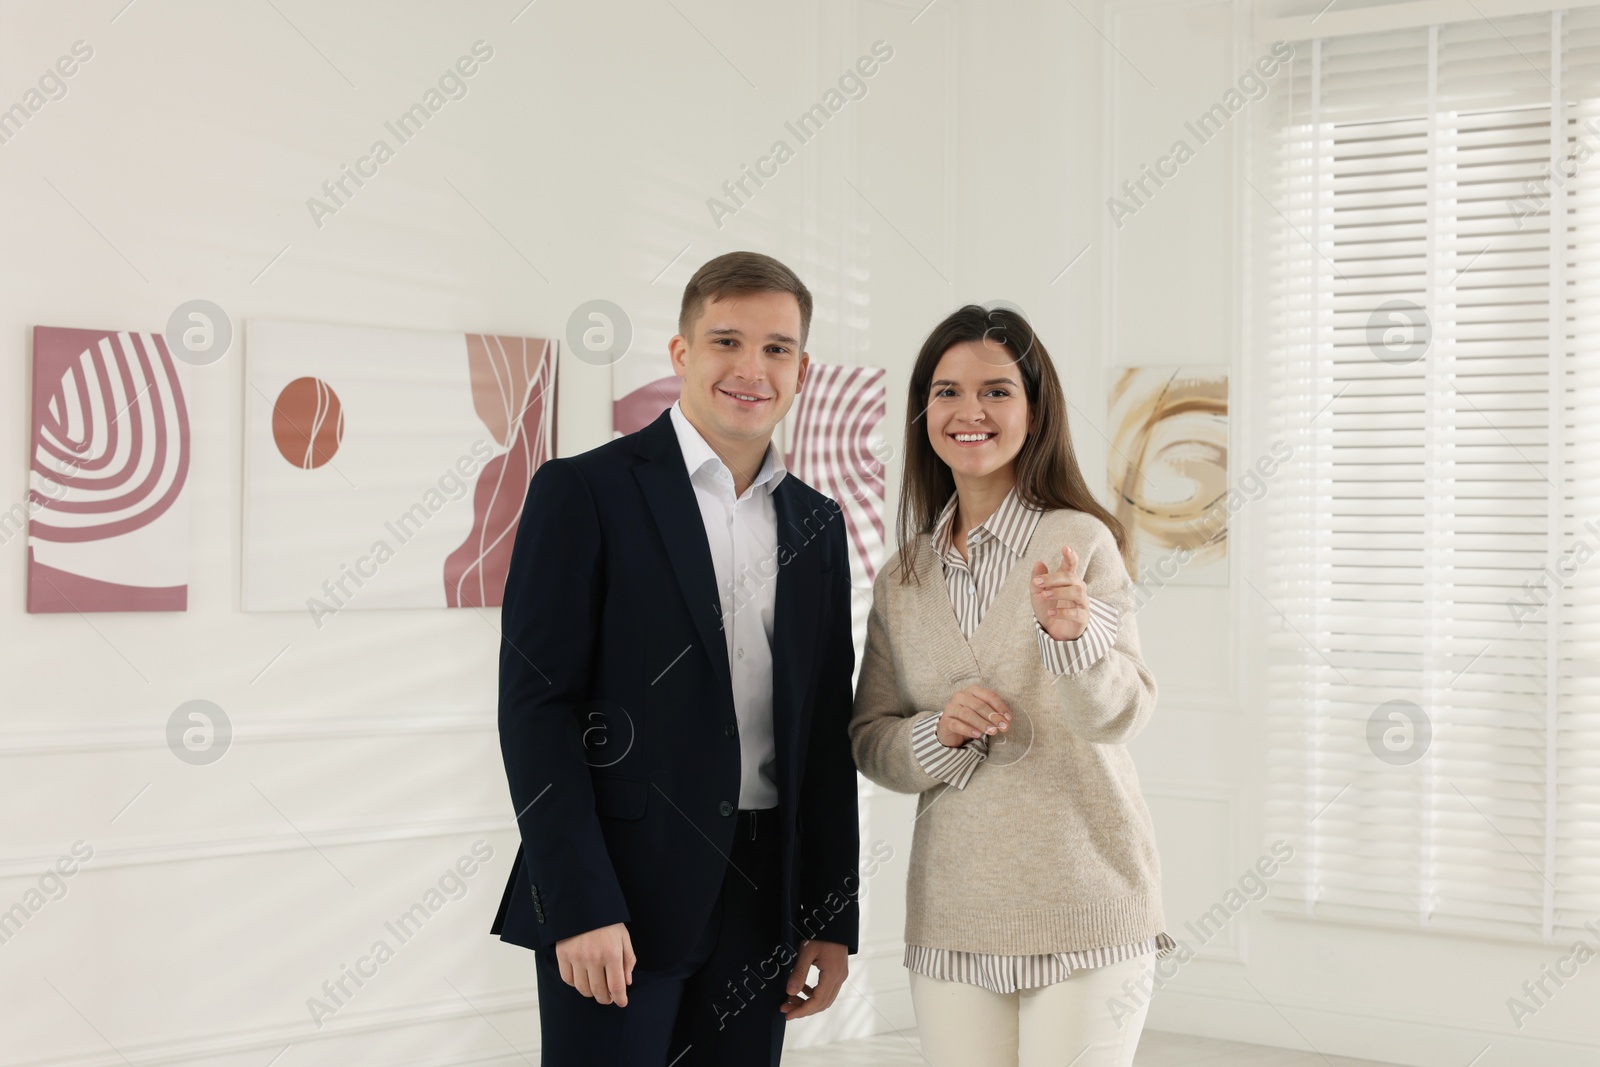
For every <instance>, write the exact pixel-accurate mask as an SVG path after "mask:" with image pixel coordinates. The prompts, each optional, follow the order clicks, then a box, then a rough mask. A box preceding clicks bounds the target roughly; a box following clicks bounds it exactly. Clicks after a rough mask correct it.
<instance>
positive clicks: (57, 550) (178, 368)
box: [0, 326, 192, 613]
mask: <svg viewBox="0 0 1600 1067" xmlns="http://www.w3.org/2000/svg"><path fill="white" fill-rule="evenodd" d="M187 381H188V366H187V364H184V363H180V362H175V361H174V360H173V358H172V355H171V353H170V352H168V350H167V344H166V340H165V339H164V338H162V337H161V336H159V335H157V334H150V333H136V332H130V331H112V330H77V329H67V328H62V327H53V326H36V327H34V331H33V438H32V441H31V456H30V460H29V472H28V504H27V512H28V611H30V612H35V613H46V612H89V611H183V610H184V609H185V608H186V607H187V606H188V589H189V586H188V554H189V509H188V501H187V497H186V495H185V493H184V489H185V487H186V486H187V484H188V476H189V457H190V448H191V447H192V446H191V442H190V436H189V411H188V407H187V405H186V403H185V400H184V394H185V392H186V386H187ZM13 533H14V527H13V526H12V525H11V524H10V523H9V522H0V537H7V538H8V537H10V536H12V535H13Z"/></svg>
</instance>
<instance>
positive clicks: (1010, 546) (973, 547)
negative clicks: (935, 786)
mask: <svg viewBox="0 0 1600 1067" xmlns="http://www.w3.org/2000/svg"><path fill="white" fill-rule="evenodd" d="M956 500H957V497H956V496H955V495H952V496H951V497H950V501H949V503H947V504H946V505H945V507H944V510H943V511H941V512H940V513H939V518H938V519H937V520H936V521H935V522H934V527H933V547H934V551H935V552H937V553H938V556H939V560H940V563H941V565H942V567H943V569H944V577H945V584H946V586H947V588H948V589H949V592H950V606H951V608H952V609H953V610H954V611H955V615H956V620H957V622H958V623H959V624H960V626H961V633H962V635H963V636H965V637H966V638H967V640H969V641H970V640H971V639H972V635H973V633H974V632H976V631H977V629H978V624H979V623H981V622H982V621H983V614H984V612H985V611H987V610H988V608H989V604H990V603H991V602H992V601H993V600H994V595H995V593H996V592H998V591H999V589H1000V585H1001V583H1003V582H1004V581H1005V579H1006V575H1007V574H1009V573H1010V572H1011V568H1012V566H1013V565H1015V564H1016V563H1018V562H1019V561H1020V560H1021V559H1022V553H1023V550H1024V549H1025V548H1026V547H1027V544H1028V540H1029V539H1030V538H1031V537H1032V536H1033V530H1034V527H1036V526H1038V525H1039V516H1040V515H1041V514H1042V512H1040V511H1038V510H1037V509H1035V508H1032V507H1030V506H1029V505H1028V504H1027V503H1026V502H1024V501H1023V499H1022V497H1021V495H1020V494H1019V493H1018V492H1017V489H1016V487H1015V486H1012V488H1011V491H1010V492H1009V493H1007V494H1006V498H1005V499H1004V500H1003V501H1001V502H1000V506H999V507H998V508H996V509H995V511H994V514H993V515H990V516H989V517H988V518H987V519H985V520H983V522H981V523H979V524H977V525H976V526H974V527H973V528H972V529H971V530H969V531H968V532H967V538H966V541H967V554H966V556H965V557H964V558H963V556H962V555H961V553H960V552H958V551H957V550H956V548H955V544H954V538H953V536H952V534H953V528H954V526H955V512H956ZM1033 626H1034V634H1035V637H1036V639H1037V640H1038V642H1039V654H1040V655H1041V656H1042V657H1044V663H1045V666H1046V667H1048V668H1049V669H1050V671H1051V672H1052V673H1054V674H1056V675H1058V676H1059V675H1063V674H1077V673H1079V672H1081V671H1085V670H1088V669H1089V668H1090V667H1092V666H1094V664H1095V663H1097V662H1098V661H1099V660H1100V658H1101V657H1102V656H1104V655H1105V654H1106V651H1107V650H1108V649H1109V648H1110V647H1111V645H1112V643H1113V642H1115V640H1116V636H1117V610H1116V608H1114V607H1112V606H1111V605H1109V604H1107V603H1105V602H1104V601H1102V600H1099V599H1098V598H1096V597H1092V596H1091V597H1090V598H1089V623H1088V625H1087V627H1086V628H1085V629H1084V631H1083V633H1082V634H1080V635H1079V636H1078V637H1077V638H1075V639H1073V640H1071V641H1057V640H1055V639H1054V638H1052V637H1051V636H1050V635H1049V634H1048V633H1047V632H1046V631H1045V629H1044V627H1042V626H1040V625H1039V622H1038V620H1037V619H1035V620H1034V624H1033ZM938 726H939V716H932V717H930V718H927V719H924V720H923V721H922V722H920V723H918V724H917V725H916V726H915V727H913V728H912V731H911V749H912V752H913V753H914V754H915V755H916V758H917V762H918V763H919V764H921V766H922V768H923V770H925V771H927V772H928V773H929V774H931V775H932V776H933V777H935V778H938V779H939V780H940V781H944V782H948V783H949V784H950V785H952V786H954V787H955V788H957V789H965V788H966V785H967V782H968V781H969V780H970V779H971V777H972V773H973V771H974V770H975V769H976V768H977V766H978V764H979V763H982V762H983V760H984V758H985V757H986V756H987V755H988V742H987V739H986V738H982V737H979V738H974V739H972V740H970V741H968V742H967V743H966V744H964V745H961V746H960V747H957V748H946V747H945V746H944V745H943V744H942V743H941V742H940V741H939V737H938V732H937V731H938ZM1176 948H1177V943H1176V942H1175V941H1173V940H1172V938H1171V937H1169V936H1168V935H1167V934H1165V933H1163V934H1160V935H1158V936H1157V937H1152V938H1147V939H1146V940H1144V941H1139V942H1134V943H1132V944H1127V945H1112V946H1106V947H1103V948H1092V949H1083V950H1081V951H1077V952H1051V953H1043V954H1039V955H1032V956H1003V955H997V954H994V953H987V952H963V951H957V950H954V949H943V948H929V947H927V946H926V945H907V946H906V952H905V958H904V960H903V962H904V964H905V966H906V967H907V968H908V969H910V970H913V971H916V972H917V973H918V974H925V975H927V976H929V977H930V978H942V979H944V980H945V981H950V982H965V983H968V984H970V985H976V986H981V987H983V988H984V989H988V990H990V991H992V992H995V993H1011V992H1014V991H1016V990H1018V989H1032V988H1035V987H1037V986H1044V985H1050V984H1052V983H1055V982H1059V981H1062V980H1064V979H1065V978H1067V977H1068V976H1069V975H1070V974H1071V973H1072V972H1073V971H1075V970H1080V969H1082V968H1085V967H1100V966H1104V965H1106V964H1109V963H1116V962H1119V961H1121V960H1125V959H1132V958H1133V957H1135V956H1142V955H1145V954H1147V953H1151V952H1157V951H1159V952H1162V953H1163V954H1165V953H1168V952H1171V951H1173V950H1175V949H1176Z"/></svg>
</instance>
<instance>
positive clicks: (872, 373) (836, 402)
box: [783, 363, 886, 589]
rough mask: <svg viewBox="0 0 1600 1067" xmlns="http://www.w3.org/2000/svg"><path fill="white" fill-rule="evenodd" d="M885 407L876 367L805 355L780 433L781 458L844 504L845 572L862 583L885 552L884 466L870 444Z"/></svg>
mask: <svg viewBox="0 0 1600 1067" xmlns="http://www.w3.org/2000/svg"><path fill="white" fill-rule="evenodd" d="M884 411H885V390H884V371H883V368H881V367H845V366H840V365H838V364H832V363H812V364H810V365H809V367H808V369H807V371H806V381H805V385H804V386H802V387H801V389H800V394H799V396H797V397H795V401H794V406H793V407H792V408H790V409H789V415H788V428H787V433H786V435H785V437H786V440H787V442H788V452H787V453H786V454H785V456H784V460H783V462H784V465H785V466H786V467H788V469H789V470H790V471H792V472H793V473H794V475H795V477H797V478H799V479H800V480H801V481H803V482H805V483H806V484H807V485H809V486H811V487H812V488H813V489H815V490H817V491H818V492H819V493H823V494H825V495H827V496H830V497H832V498H833V499H834V500H836V501H838V503H839V506H840V507H841V508H842V509H843V511H844V518H845V531H846V532H847V533H848V534H849V538H848V540H849V542H850V573H851V580H852V581H853V582H854V584H855V585H857V586H858V587H864V588H867V589H871V588H872V580H873V579H874V578H875V577H876V576H877V573H878V567H879V566H881V565H882V564H883V556H884V538H885V527H884V521H885V520H884V508H885V501H886V497H885V494H884V479H883V474H884V466H883V461H882V460H880V459H879V458H878V456H877V455H875V454H874V452H873V445H874V444H875V443H877V442H876V441H875V439H874V435H875V434H876V433H877V432H878V428H879V426H880V425H881V424H882V422H883V415H884ZM878 448H879V451H882V446H881V444H880V445H879V446H878Z"/></svg>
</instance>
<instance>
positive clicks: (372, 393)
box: [244, 319, 557, 628]
mask: <svg viewBox="0 0 1600 1067" xmlns="http://www.w3.org/2000/svg"><path fill="white" fill-rule="evenodd" d="M245 339H246V346H245V349H246V351H245V356H246V367H245V374H246V381H247V385H246V390H245V393H246V396H245V402H246V403H245V467H246V476H245V550H244V608H245V610H247V611H304V612H306V613H307V614H308V616H309V618H310V619H311V621H312V622H313V623H314V624H315V625H316V626H318V627H319V628H320V627H321V626H323V625H325V624H326V623H327V622H328V620H329V619H331V618H332V617H333V616H335V615H337V614H338V613H339V612H340V611H343V610H344V609H346V608H363V609H364V608H396V607H498V606H499V605H500V603H501V600H502V596H503V593H504V590H505V578H506V571H507V569H508V568H509V566H510V562H511V548H512V545H513V544H514V542H515V539H516V529H517V520H518V519H519V517H520V516H521V512H522V504H523V500H524V498H525V496H526V494H527V489H528V481H529V480H530V479H531V478H532V477H533V472H534V470H535V469H537V468H538V466H539V465H540V464H541V463H543V462H544V461H545V460H546V459H549V458H550V457H551V456H552V455H554V453H555V430H556V406H555V400H556V395H555V394H556V357H557V345H556V342H555V341H551V340H545V339H542V338H535V337H508V336H500V335H495V334H477V333H450V332H436V331H427V330H398V329H384V328H380V327H365V326H329V325H323V324H318V323H307V322H289V321H283V320H277V319H252V320H250V321H249V322H247V323H246V333H245Z"/></svg>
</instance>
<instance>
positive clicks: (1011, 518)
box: [933, 485, 1044, 559]
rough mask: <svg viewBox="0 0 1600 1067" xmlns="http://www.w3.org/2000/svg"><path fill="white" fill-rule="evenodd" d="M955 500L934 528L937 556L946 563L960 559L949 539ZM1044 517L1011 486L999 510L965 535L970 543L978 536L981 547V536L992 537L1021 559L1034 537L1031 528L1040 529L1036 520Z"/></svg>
mask: <svg viewBox="0 0 1600 1067" xmlns="http://www.w3.org/2000/svg"><path fill="white" fill-rule="evenodd" d="M958 499H959V495H958V494H956V493H951V494H950V499H949V501H948V502H946V503H945V506H944V510H943V511H941V512H939V517H938V518H937V519H935V520H934V524H933V544H934V548H935V549H936V550H937V551H938V553H939V555H940V556H942V557H945V558H947V559H948V558H949V557H950V556H951V555H956V556H957V558H959V554H957V553H956V550H955V546H954V544H953V543H952V542H951V537H950V535H951V533H952V532H953V527H954V526H955V521H956V501H957V500H958ZM1043 514H1044V512H1042V511H1040V510H1038V509H1037V508H1034V507H1031V506H1029V505H1028V504H1027V502H1025V501H1024V500H1023V499H1022V494H1021V493H1019V492H1018V491H1017V487H1016V486H1015V485H1013V486H1012V487H1011V491H1010V492H1009V493H1007V494H1006V498H1005V499H1004V500H1002V501H1000V506H999V507H997V508H995V509H994V514H993V515H990V516H989V517H988V518H987V519H984V520H983V521H982V522H980V523H979V524H978V525H976V526H974V527H973V528H972V529H971V530H969V531H968V538H969V540H970V538H971V536H972V534H975V533H979V534H980V536H979V537H978V543H980V544H981V543H982V542H983V541H984V540H985V539H986V538H985V537H984V536H983V535H987V536H988V537H993V538H995V539H997V540H998V541H999V542H1000V543H1001V544H1003V545H1005V546H1006V548H1008V549H1010V550H1011V554H1012V555H1013V556H1021V555H1022V553H1023V551H1024V550H1026V549H1027V547H1028V541H1029V539H1030V538H1032V537H1033V530H1034V527H1036V526H1038V525H1039V519H1040V517H1041V516H1043ZM980 531H981V533H980Z"/></svg>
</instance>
